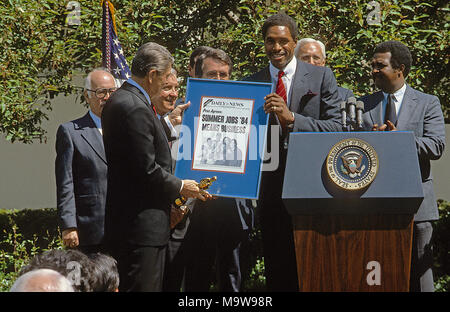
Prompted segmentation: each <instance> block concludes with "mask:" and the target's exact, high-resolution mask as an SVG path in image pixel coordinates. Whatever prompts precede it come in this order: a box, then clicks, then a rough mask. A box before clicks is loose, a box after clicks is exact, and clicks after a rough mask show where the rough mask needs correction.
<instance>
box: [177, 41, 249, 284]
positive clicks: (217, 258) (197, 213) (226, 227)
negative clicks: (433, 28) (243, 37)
mask: <svg viewBox="0 0 450 312" xmlns="http://www.w3.org/2000/svg"><path fill="white" fill-rule="evenodd" d="M232 68H233V64H232V61H231V59H230V57H229V56H228V55H227V54H226V53H225V52H224V51H223V50H220V49H210V50H208V51H206V52H205V53H203V54H202V55H200V56H199V58H198V59H197V61H196V65H195V77H198V78H206V79H219V80H229V79H230V77H231V72H232ZM215 144H216V145H215V147H214V149H216V148H217V146H222V145H221V144H222V140H220V142H215ZM230 144H233V142H232V141H230ZM222 151H223V153H222V155H221V156H222V157H221V159H222V160H223V161H224V162H231V161H233V159H234V161H235V162H236V161H239V160H240V161H242V160H241V159H240V158H239V159H235V158H236V157H234V154H233V153H232V155H230V154H229V153H228V155H226V153H225V152H226V149H225V148H223V149H222ZM236 154H237V153H236ZM241 158H242V156H241ZM208 160H211V159H210V157H208ZM248 205H251V201H246V200H243V199H235V198H218V199H216V200H214V201H212V202H205V203H203V202H200V201H197V202H196V203H195V206H194V210H193V213H192V216H191V223H190V225H189V227H190V228H189V229H188V231H187V233H186V237H185V248H186V249H187V248H189V249H188V250H189V251H190V253H191V255H188V257H187V263H186V284H185V287H186V288H185V289H186V291H205V292H207V291H209V287H210V284H211V279H212V275H211V272H212V269H213V267H214V264H215V270H216V273H217V277H218V290H219V291H224V292H238V291H240V289H241V281H242V273H241V259H240V258H241V257H240V255H241V249H242V247H243V246H244V245H245V243H246V242H247V241H248V236H249V232H250V231H251V229H252V225H253V207H248Z"/></svg>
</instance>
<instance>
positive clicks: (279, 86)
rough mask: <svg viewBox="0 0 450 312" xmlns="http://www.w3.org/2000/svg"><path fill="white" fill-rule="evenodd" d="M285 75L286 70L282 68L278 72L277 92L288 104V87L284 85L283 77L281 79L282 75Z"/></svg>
mask: <svg viewBox="0 0 450 312" xmlns="http://www.w3.org/2000/svg"><path fill="white" fill-rule="evenodd" d="M283 75H284V71H282V70H280V71H279V72H278V82H277V90H276V93H277V94H278V95H279V96H281V97H282V98H283V100H284V103H286V105H287V96H286V88H285V87H284V83H283V79H281V77H283Z"/></svg>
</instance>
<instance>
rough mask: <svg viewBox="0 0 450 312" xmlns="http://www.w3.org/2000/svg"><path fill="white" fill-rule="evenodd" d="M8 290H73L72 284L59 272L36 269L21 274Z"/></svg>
mask: <svg viewBox="0 0 450 312" xmlns="http://www.w3.org/2000/svg"><path fill="white" fill-rule="evenodd" d="M9 291H10V292H74V289H73V287H72V284H71V283H70V281H69V280H68V279H67V278H65V277H64V276H63V275H61V274H60V273H58V272H56V271H54V270H50V269H38V270H34V271H30V272H27V273H25V274H23V275H21V276H20V277H19V278H18V279H17V280H16V281H15V282H14V284H13V285H12V287H11V289H10V290H9Z"/></svg>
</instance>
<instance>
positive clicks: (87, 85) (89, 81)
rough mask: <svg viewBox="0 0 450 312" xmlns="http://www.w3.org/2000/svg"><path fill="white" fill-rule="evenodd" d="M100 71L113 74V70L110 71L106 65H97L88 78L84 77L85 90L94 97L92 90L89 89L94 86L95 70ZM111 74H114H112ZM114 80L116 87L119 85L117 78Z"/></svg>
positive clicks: (89, 95)
mask: <svg viewBox="0 0 450 312" xmlns="http://www.w3.org/2000/svg"><path fill="white" fill-rule="evenodd" d="M98 71H102V72H105V73H108V74H110V75H111V72H110V71H109V70H108V69H107V68H105V67H97V68H95V69H94V70H92V71H91V72H90V73H89V74H88V75H87V76H86V79H84V91H87V94H88V97H92V92H91V91H88V90H89V89H91V88H92V74H93V73H95V72H98ZM111 76H112V75H111ZM114 82H115V84H116V87H117V81H116V79H114Z"/></svg>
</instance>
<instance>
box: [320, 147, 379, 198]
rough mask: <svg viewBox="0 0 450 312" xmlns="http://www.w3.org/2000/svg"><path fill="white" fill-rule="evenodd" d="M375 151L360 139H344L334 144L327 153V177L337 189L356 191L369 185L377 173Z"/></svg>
mask: <svg viewBox="0 0 450 312" xmlns="http://www.w3.org/2000/svg"><path fill="white" fill-rule="evenodd" d="M378 165H379V164H378V155H377V153H376V151H375V149H374V148H373V147H372V146H371V145H370V144H369V143H367V142H365V141H363V140H360V139H355V138H353V139H345V140H342V141H340V142H338V143H336V144H335V145H334V146H333V147H332V148H331V150H330V152H329V153H328V157H327V162H326V166H327V172H328V177H329V178H330V180H331V181H333V182H334V184H336V185H337V186H338V187H340V188H343V189H345V190H351V191H356V190H360V189H363V188H365V187H367V186H369V185H370V183H372V182H373V180H375V177H376V175H377V172H378Z"/></svg>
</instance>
